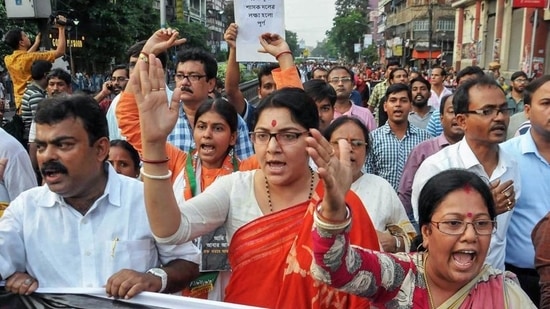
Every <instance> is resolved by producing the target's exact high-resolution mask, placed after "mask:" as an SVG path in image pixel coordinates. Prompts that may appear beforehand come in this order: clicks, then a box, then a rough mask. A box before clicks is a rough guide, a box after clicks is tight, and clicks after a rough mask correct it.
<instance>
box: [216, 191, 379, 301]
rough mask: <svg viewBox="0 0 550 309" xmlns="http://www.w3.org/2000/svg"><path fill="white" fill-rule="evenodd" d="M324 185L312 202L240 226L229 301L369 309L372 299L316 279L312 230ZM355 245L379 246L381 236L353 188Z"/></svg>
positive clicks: (351, 204)
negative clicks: (313, 263) (313, 274)
mask: <svg viewBox="0 0 550 309" xmlns="http://www.w3.org/2000/svg"><path fill="white" fill-rule="evenodd" d="M319 196H324V187H323V184H322V182H321V181H320V182H319V184H318V185H317V189H316V194H314V196H313V198H312V199H311V201H307V202H304V203H301V204H299V205H296V206H293V207H290V208H288V209H285V210H282V211H279V212H276V213H273V214H269V215H265V216H262V217H260V218H258V219H256V220H254V221H252V222H249V223H247V224H246V225H244V226H242V227H241V228H240V229H238V230H237V232H236V233H235V235H234V236H233V238H232V240H231V243H230V245H229V262H230V265H231V267H232V270H233V274H232V276H231V280H230V282H229V284H228V286H227V289H226V298H225V301H227V302H231V303H238V304H245V305H252V306H259V307H266V308H304V309H306V308H307V309H311V308H313V309H321V308H323V309H324V308H327V309H329V308H330V309H332V308H369V303H368V300H367V299H366V298H362V297H358V296H354V295H351V294H347V293H343V292H339V291H338V290H336V289H334V288H332V287H330V286H328V285H326V284H323V283H321V282H318V281H315V280H314V279H313V278H312V277H311V274H310V266H311V264H312V262H313V250H312V239H311V230H312V226H313V211H314V210H315V207H316V205H317V204H318V202H319V200H320V198H319ZM346 203H347V204H348V206H349V207H350V210H351V212H352V214H353V217H352V218H353V219H352V220H353V221H352V229H351V232H350V238H351V241H352V243H353V244H355V245H358V246H360V247H363V248H369V249H373V250H379V244H378V237H377V236H376V231H375V229H374V227H373V225H372V222H371V220H370V217H369V215H368V214H367V211H366V209H365V207H364V206H363V204H362V203H361V201H360V199H359V198H358V197H357V196H356V195H355V194H354V193H353V192H351V191H349V192H348V194H347V195H346Z"/></svg>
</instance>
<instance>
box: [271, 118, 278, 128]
mask: <svg viewBox="0 0 550 309" xmlns="http://www.w3.org/2000/svg"><path fill="white" fill-rule="evenodd" d="M276 125H277V120H275V119H273V120H271V126H272V127H275V126H276Z"/></svg>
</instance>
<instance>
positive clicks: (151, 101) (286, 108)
mask: <svg viewBox="0 0 550 309" xmlns="http://www.w3.org/2000/svg"><path fill="white" fill-rule="evenodd" d="M278 39H279V37H278V36H276V35H267V36H264V37H262V40H263V43H265V42H266V41H268V40H269V41H272V42H273V41H277V40H278ZM262 45H264V44H262ZM272 47H273V46H272ZM272 54H273V53H272ZM276 54H278V57H279V58H280V57H287V56H290V55H289V54H288V53H287V52H284V53H283V52H281V53H276ZM147 60H148V61H147V62H146V61H144V60H143V59H141V60H140V61H139V62H138V65H137V69H136V72H134V74H133V75H132V77H131V80H130V83H131V84H132V85H133V87H134V89H136V101H137V103H138V107H139V109H140V119H141V131H142V139H143V156H144V157H145V158H146V159H147V160H148V161H157V162H158V161H162V160H165V159H166V157H167V154H166V151H165V147H164V145H165V142H166V136H167V135H168V134H169V132H170V131H171V127H172V126H173V123H174V122H175V120H176V117H177V111H178V107H179V106H178V102H175V101H174V100H173V101H172V106H171V107H170V106H167V104H166V95H165V94H164V93H163V92H162V91H153V90H152V89H158V88H159V87H160V86H159V85H162V83H163V76H164V72H163V70H162V67H161V65H160V63H158V61H157V60H156V59H155V58H154V56H152V55H150V56H149V57H148V59H147ZM279 60H280V59H279ZM179 91H180V89H176V91H175V93H174V97H176V98H177V94H178V92H179ZM256 119H257V123H256V125H255V129H254V132H252V133H251V139H252V142H253V143H254V148H255V151H256V156H257V159H258V163H259V165H260V167H261V168H260V169H257V170H252V171H245V172H235V173H232V174H230V175H226V176H222V177H220V178H219V179H218V180H217V181H216V182H214V183H213V184H212V185H211V186H209V187H208V188H207V189H206V190H205V191H204V192H202V193H201V194H199V195H197V196H195V197H194V198H193V199H191V200H189V201H185V202H184V203H180V204H179V205H178V203H177V202H176V199H175V197H174V194H173V192H172V190H171V186H170V182H169V179H170V176H168V175H169V174H170V173H169V169H168V166H167V164H144V167H143V170H144V172H145V173H143V176H144V185H145V191H146V194H145V196H146V197H145V198H146V207H147V213H148V215H149V221H150V224H151V228H152V230H153V233H154V234H155V235H156V238H157V241H159V242H161V243H180V242H185V241H188V240H190V239H194V238H195V237H197V236H199V235H203V234H205V233H208V232H210V231H212V230H213V229H215V228H217V227H218V226H220V225H224V226H225V227H226V230H227V236H228V241H229V245H230V248H229V256H230V264H231V267H232V269H233V275H232V277H231V279H230V282H229V286H228V288H227V290H226V298H225V301H228V302H235V303H240V304H246V305H255V306H261V307H267V308H357V307H360V308H365V307H368V303H367V302H366V301H365V300H361V299H359V298H358V297H356V296H351V295H349V294H346V293H341V292H339V291H337V290H336V289H333V288H331V287H329V286H328V285H325V284H320V283H318V282H315V281H314V280H313V279H312V277H311V275H310V273H309V271H308V270H309V269H310V266H311V263H312V260H313V255H312V254H313V253H312V250H311V244H312V241H311V236H310V235H311V229H312V225H313V221H312V220H313V219H312V213H313V211H315V209H316V207H317V206H318V204H320V203H324V201H325V200H326V199H329V200H330V199H331V196H330V195H327V194H325V192H328V191H327V188H329V187H327V184H326V183H324V182H323V181H322V179H321V178H320V177H319V173H322V172H323V170H322V169H319V170H318V171H317V173H315V172H314V171H313V170H312V169H311V168H310V166H309V165H310V160H313V161H314V162H316V163H317V162H323V165H324V162H325V161H326V160H330V158H332V157H333V156H334V151H333V148H332V145H331V144H330V143H329V142H328V141H327V140H325V139H324V138H323V137H322V135H321V134H320V133H319V131H318V130H316V129H315V128H317V126H318V124H319V116H318V111H317V107H316V104H315V102H313V100H312V99H311V98H310V97H309V96H307V94H305V92H304V91H303V90H301V89H296V88H283V89H281V90H278V91H276V92H274V93H273V94H272V95H270V96H268V97H267V98H265V99H264V100H263V101H262V102H261V103H260V105H259V107H258V109H257V117H256ZM340 147H341V148H342V151H343V152H345V151H348V152H349V149H348V148H349V145H347V143H345V142H343V143H341V145H340ZM346 147H348V148H346ZM325 174H326V171H325ZM331 186H334V184H331ZM332 191H333V190H332ZM333 194H334V193H333ZM347 201H348V204H349V207H350V209H351V211H353V212H354V218H355V217H357V218H356V222H355V224H354V228H353V231H352V234H354V235H355V236H354V241H356V242H357V245H360V246H366V247H369V248H375V249H377V248H378V239H377V237H376V232H375V231H374V229H373V227H372V223H371V221H370V218H369V217H368V214H367V212H366V210H365V207H364V206H363V205H362V204H361V203H360V200H359V199H358V198H357V197H356V196H354V195H353V194H352V193H348V199H347ZM178 206H179V207H178Z"/></svg>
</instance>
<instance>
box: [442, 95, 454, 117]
mask: <svg viewBox="0 0 550 309" xmlns="http://www.w3.org/2000/svg"><path fill="white" fill-rule="evenodd" d="M453 95H454V94H452V93H451V94H446V95H444V96H442V97H441V104H439V114H440V115H441V116H443V115H444V114H445V102H446V101H447V99H448V98H450V97H452V96H453ZM452 104H453V101H452V100H451V105H452ZM453 108H454V107H453Z"/></svg>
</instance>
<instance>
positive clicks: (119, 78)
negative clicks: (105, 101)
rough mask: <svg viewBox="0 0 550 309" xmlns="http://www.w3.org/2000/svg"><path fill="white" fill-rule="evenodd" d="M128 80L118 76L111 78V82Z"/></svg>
mask: <svg viewBox="0 0 550 309" xmlns="http://www.w3.org/2000/svg"><path fill="white" fill-rule="evenodd" d="M127 80H128V78H126V77H124V76H119V77H114V76H113V77H111V81H112V82H125V81H127Z"/></svg>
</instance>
